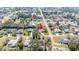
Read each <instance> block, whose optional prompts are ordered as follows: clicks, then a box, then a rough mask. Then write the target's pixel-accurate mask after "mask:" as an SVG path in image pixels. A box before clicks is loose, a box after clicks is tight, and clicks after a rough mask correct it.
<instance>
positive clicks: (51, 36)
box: [39, 8, 54, 50]
mask: <svg viewBox="0 0 79 59" xmlns="http://www.w3.org/2000/svg"><path fill="white" fill-rule="evenodd" d="M39 11H40V14H41V16H42V19H43V22H44V25H45V27H46V28H47V30H48V33H49V36H50V38H51V41H52V50H54V40H53V35H52V32H51V30H50V28H49V27H48V25H47V22H46V20H45V18H44V16H43V13H42V10H41V8H39Z"/></svg>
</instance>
